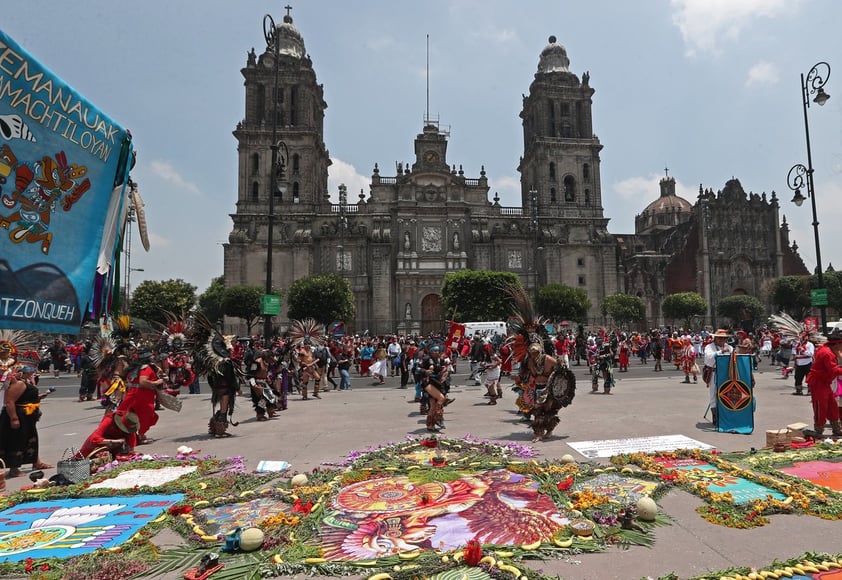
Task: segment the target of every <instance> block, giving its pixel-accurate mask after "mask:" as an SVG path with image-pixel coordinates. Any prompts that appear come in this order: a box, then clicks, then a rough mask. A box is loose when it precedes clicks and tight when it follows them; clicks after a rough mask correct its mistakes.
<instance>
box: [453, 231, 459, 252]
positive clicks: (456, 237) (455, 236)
mask: <svg viewBox="0 0 842 580" xmlns="http://www.w3.org/2000/svg"><path fill="white" fill-rule="evenodd" d="M453 249H454V250H458V249H459V232H453Z"/></svg>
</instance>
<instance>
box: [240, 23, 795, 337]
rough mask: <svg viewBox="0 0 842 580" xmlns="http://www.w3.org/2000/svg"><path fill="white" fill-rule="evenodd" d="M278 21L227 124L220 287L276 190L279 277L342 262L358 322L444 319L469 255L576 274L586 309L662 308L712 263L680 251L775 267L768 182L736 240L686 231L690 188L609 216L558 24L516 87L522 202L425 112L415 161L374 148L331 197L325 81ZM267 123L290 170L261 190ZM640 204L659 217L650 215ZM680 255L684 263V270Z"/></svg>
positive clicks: (526, 273) (547, 278) (581, 94)
mask: <svg viewBox="0 0 842 580" xmlns="http://www.w3.org/2000/svg"><path fill="white" fill-rule="evenodd" d="M276 33H277V34H278V35H279V39H280V41H279V46H280V54H279V60H278V63H277V68H276V63H275V57H274V55H273V51H272V50H267V51H264V52H263V54H261V55H259V56H258V55H257V54H255V52H254V50H252V51H251V52H250V53H249V54H248V55H247V61H246V66H245V68H243V69H242V74H243V77H244V79H245V96H246V99H245V100H246V104H245V117H244V119H243V120H242V121H241V122H240V123H238V125H237V128H236V130H235V131H234V136H235V137H236V139H237V142H238V148H237V151H238V161H239V163H238V176H239V179H238V193H237V203H236V211H235V213H233V214H231V218H232V220H233V228H232V231H231V233H230V235H229V240H228V243H227V244H225V245H224V255H225V257H224V260H225V264H224V279H225V285H226V286H228V287H230V286H235V285H243V284H246V285H257V286H263V285H265V282H266V264H267V248H268V241H269V235H268V225H269V219H268V215H269V195H270V194H272V195H274V196H275V198H274V202H273V206H274V220H273V221H274V228H273V233H272V238H273V243H272V257H273V258H272V265H273V268H272V282H273V284H272V285H273V288H275V289H276V290H278V291H280V292H281V293H283V292H284V290H285V289H286V288H288V287H289V286H290V284H292V282H293V281H295V280H297V279H299V278H302V277H306V276H311V275H316V274H322V273H337V274H340V275H341V276H343V277H345V278H346V279H347V280H348V281H349V282H350V285H351V288H352V290H353V293H354V300H355V305H356V313H357V314H356V320H355V321H346V322H348V325H349V327H350V328H351V329H352V330H355V331H357V332H363V331H365V330H368V331H369V332H370V333H373V334H383V333H392V332H395V331H400V332H413V333H418V332H420V333H428V332H434V331H439V330H441V329H442V328H443V326H444V312H443V308H442V304H441V297H440V291H441V287H442V282H443V278H444V276H445V274H447V273H448V272H458V271H461V270H465V269H475V270H480V269H488V270H498V271H511V272H515V273H517V274H518V275H519V276H520V278H521V280H522V282H523V285H524V286H525V287H526V288H527V289H528V290H529V291H534V289H535V288H536V286H541V285H544V284H548V283H561V284H565V285H568V286H572V287H574V288H581V289H583V290H585V291H587V293H588V295H589V297H590V299H591V302H592V304H593V308H592V310H591V312H590V313H589V319H590V320H589V322H591V323H601V322H602V320H601V316H600V312H599V304H600V303H601V301H602V299H603V298H604V297H605V296H607V295H610V294H613V293H616V292H624V291H626V292H632V293H636V294H638V295H640V296H643V297H645V298H646V299H647V302H648V304H649V307H650V312H651V314H652V316H653V318H657V317H658V316H659V314H658V313H659V312H660V311H659V304H660V302H659V301H660V300H661V299H662V298H663V296H664V295H665V293H669V292H672V291H678V290H677V289H678V288H683V287H684V285H687V284H691V285H692V284H695V285H696V286H697V287H698V286H699V285H704V284H706V283H707V278H704V277H703V276H696V275H695V267H696V266H695V265H692V266H688V264H690V263H691V262H693V260H695V261H694V262H693V264H696V263H701V262H700V261H699V260H700V259H702V258H705V257H707V259H706V262H707V263H709V264H711V267H712V268H713V269H712V270H704V272H709V274H706V275H707V276H723V277H724V276H731V278H733V284H731V283H730V282H729V284H730V286H729V285H726V284H724V283H722V284H719V283H717V284H713V283H711V284H709V286H710V287H711V288H715V289H716V290H718V291H719V292H722V293H724V292H728V291H734V289H735V288H736V287H740V288H743V289H745V290H746V291H747V292H749V293H754V291H755V290H756V289H757V287H758V285H759V283H760V278H755V277H754V276H753V275H752V276H750V277H749V278H746V276H745V274H746V272H748V271H751V272H754V269H755V268H760V270H759V272H762V275H763V276H767V275H772V274H774V273H775V272H779V271H781V264H782V261H781V254H782V252H784V250H781V247H782V246H781V241H782V240H781V237H780V235H779V234H777V233H775V234H771V235H762V236H761V235H760V230H761V229H763V228H769V229H768V230H764V231H774V232H777V231H778V230H777V227H776V224H777V202H776V200H775V199H774V197H773V199H772V202H771V205H773V206H774V208H773V209H774V211H772V212H771V213H770V212H768V211H766V210H765V209H762V211H761V205H762V204H765V206H768V205H770V204H769V203H768V202H766V201H765V196H764V198H763V201H762V204H761V202H760V200H759V199H758V200H757V201H755V200H754V197H753V194H752V198H751V199H750V200H749V204H750V206H751V207H752V208H755V210H756V211H761V212H766V213H768V219H767V220H766V221H763V222H757V221H755V222H751V223H754V224H755V225H753V226H752V228H751V236H750V235H749V234H748V232H747V234H746V236H745V238H740V239H739V240H737V239H735V238H734V237H733V235H732V234H729V233H727V231H726V230H727V228H726V227H725V226H724V225H723V226H722V227H721V228H720V227H719V226H716V227H715V228H714V230H712V232H711V233H712V235H714V234H715V235H720V234H721V236H722V238H721V240H719V241H717V242H715V243H714V242H711V244H710V245H709V246H708V245H705V246H701V245H700V244H699V243H698V240H704V239H705V237H704V236H700V235H698V233H695V234H694V232H698V231H699V230H698V226H696V230H694V229H693V228H694V223H697V222H698V219H696V221H695V222H694V218H693V215H695V214H698V213H699V211H697V210H693V211H691V210H690V204H689V203H688V202H686V201H684V204H686V206H687V207H684V206H683V205H682V204H681V203H678V205H677V206H676V208H677V207H679V206H681V207H682V208H684V209H685V210H686V212H685V211H683V210H681V211H678V210H676V209H675V208H674V209H673V210H672V212H673V213H671V214H669V215H668V216H667V215H665V214H661V213H658V212H657V211H656V209H655V208H652V210H651V212H649V213H651V214H652V215H651V216H650V215H649V213H647V212H644V214H642V217H641V220H642V221H641V223H640V224H639V227H638V228H636V229H638V230H639V231H637V232H636V233H635V234H634V235H631V236H625V235H612V234H610V233H609V232H608V229H607V227H608V218H606V217H605V216H604V210H603V206H602V191H601V181H600V158H599V153H600V150H601V149H602V145H601V144H600V142H599V139H598V138H597V136H596V135H594V134H593V123H592V108H591V107H592V96H593V94H594V90H593V89H592V88H591V87H590V85H589V75H588V73H585V74H584V75H582V77H581V78H580V77H578V76H577V75H575V74H573V73H572V72H570V70H569V69H568V66H569V60H568V58H567V53H566V51H565V49H564V47H563V46H561V45H560V44H558V43H557V42H556V39H555V37H550V39H549V43H548V44H547V46H546V47H545V48H544V50H543V51H542V52H541V54H540V58H539V64H538V70H537V72H536V73H535V76H534V80H533V82H532V83H531V86H530V88H529V94H528V95H524V98H523V109H522V112H521V115H520V116H521V118H522V124H523V136H524V149H523V157H522V158H521V160H520V164H519V167H518V170H519V171H520V173H521V205H520V207H503V206H501V205H500V203H499V198H497V196H495V197H494V199H493V200H489V199H488V193H489V187H488V179H487V177H486V173H485V168H484V167H483V168H482V170H481V171H480V175H479V176H478V177H466V176H465V174H464V171H463V170H462V167H461V165H458V166H457V164H456V163H451V161H450V160H448V158H447V145H448V139H449V137H450V135H449V133H448V132H447V131H446V130H443V129H442V128H441V127H440V126H439V124H438V123H437V122H435V121H432V120H429V119H428V120H427V121H426V122H425V124H424V126H423V127H422V131H421V133H419V134H418V135H417V136H416V137H415V159H414V160H413V161H412V162H411V163H405V164H404V163H399V164H397V166H396V174H395V175H393V176H384V175H381V174H380V169H379V167H378V165H377V164H375V165H374V169H373V173H372V176H371V183H370V191H369V194H368V195H366V193H365V192H364V191H362V192H360V194H359V199H358V200H355V199H349V200H347V202H346V203H344V204H342V205H341V206H340V205H338V204H334V203H331V201H330V196H329V192H328V190H327V181H328V167H329V166H330V163H331V162H330V156H329V153H328V150H327V148H326V146H325V144H324V140H323V136H324V129H323V124H324V116H325V110H326V108H327V104H326V103H325V101H324V97H323V89H322V85H320V84H318V82H317V79H316V74H315V72H314V70H313V66H312V62H311V61H310V58H309V56H307V54H306V51H305V50H304V41H303V39H302V37H301V34H300V33H299V32H298V30H297V29H296V28H295V27H294V26H293V24H292V18H291V17H290V16H286V17H285V18H284V22H283V23H282V24H281V25H280V26H277V28H276ZM276 75H277V77H276ZM276 79H277V80H276ZM275 86H277V87H278V90H277V92H276V91H275ZM273 114H275V115H276V116H275V118H273ZM273 136H274V138H275V139H277V140H280V141H282V142H283V145H284V146H285V149H284V148H282V151H281V153H282V154H283V157H284V159H285V161H286V164H285V173H284V175H283V176H280V178H278V179H276V180H275V181H276V182H277V183H278V184H279V185H280V187H276V188H275V190H276V191H275V192H270V191H269V190H270V185H271V183H272V182H273V180H272V175H271V171H272V144H273ZM457 167H458V169H457ZM276 177H277V176H276ZM672 184H673V185H672V187H673V194H674V181H673V182H672ZM740 191H741V189H740ZM352 195H353V193H352ZM662 195H663V186H662ZM730 195H731V194H730V193H729V194H728V196H730ZM704 197H705V200H706V201H705V204H704V207H706V208H709V209H708V210H706V211H710V212H713V214H712V215H716V216H719V215H722V216H731V215H734V214H731V213H729V212H730V209H729V210H728V211H725V210H720V209H719V205H718V204H719V199H720V198H722V195H720V196H713V197H710V196H708V195H707V194H705V196H704ZM700 199H701V198H700ZM728 199H731V198H730V197H728ZM671 201H672V200H671ZM682 201H683V200H682ZM729 203H736V201H732V202H729ZM700 204H701V202H700ZM700 204H697V206H698V207H702V206H701V205H700ZM765 206H764V207H765ZM647 211H649V210H647ZM721 211H722V213H721V214H720V212H721ZM764 215H765V214H764ZM648 217H651V219H653V220H654V222H653V223H652V224H648V222H646V219H647V218H648ZM722 219H725V218H724V217H723V218H722ZM728 219H731V218H730V217H729V218H728ZM659 220H660V222H664V223H660V222H659ZM667 222H668V223H667ZM705 223H708V222H705ZM712 223H716V222H712ZM744 223H749V220H748V219H746V221H745V222H744ZM647 224H648V225H647ZM704 227H707V226H704ZM729 236H730V237H729ZM752 236H753V237H752ZM759 238H762V239H763V240H764V243H771V244H772V245H770V246H769V247H770V248H775V249H774V250H773V251H772V255H771V256H767V259H763V260H761V259H760V257H759V254H760V253H761V252H762V249H761V248H760V245H761V242H759V241H758V239H759ZM749 239H750V240H751V243H750V244H749V242H748V240H749ZM694 240H696V241H695V242H694ZM694 244H695V245H694ZM732 244H737V245H736V246H733V245H732ZM775 244H777V245H775ZM733 247H739V248H742V249H743V250H745V252H742V253H741V254H740V256H743V257H742V258H741V260H742V261H735V262H733V263H731V262H728V264H729V265H730V266H732V267H731V269H728V270H727V271H726V269H725V268H724V265H725V262H723V263H722V264H721V266H722V267H720V268H719V269H717V268H716V265H717V264H718V263H719V262H718V261H717V260H718V258H717V256H718V255H719V254H718V252H720V251H726V250H728V249H730V248H733ZM705 252H706V253H705ZM688 253H690V254H691V255H692V256H694V258H693V260H690V259H689V258H688V257H687V255H686V254H688ZM767 253H768V252H767ZM729 255H732V254H729ZM679 256H680V258H679ZM711 256H712V257H711ZM729 259H730V258H729ZM703 261H704V260H703ZM798 261H799V262H800V259H799V260H798ZM738 264H739V268H738V267H737V265H738ZM680 266H681V267H689V268H692V269H693V273H692V274H691V275H689V276H688V275H687V272H683V271H679V267H680ZM801 266H802V267H803V264H801ZM700 271H702V270H701V269H700ZM757 275H758V276H760V275H761V274H760V273H758V274H757ZM723 279H724V278H723ZM729 280H730V279H729ZM285 312H286V308H285V307H284V309H283V311H282V313H281V316H280V317H279V318H278V322H277V323H276V328H279V329H283V328H284V327H285V325H286V322H287V319H286V316H285ZM226 328H227V329H231V330H233V331H235V332H240V333H242V332H244V328H241V327H240V326H238V324H237V321H235V320H228V321H227V323H226Z"/></svg>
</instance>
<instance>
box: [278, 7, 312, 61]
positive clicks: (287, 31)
mask: <svg viewBox="0 0 842 580" xmlns="http://www.w3.org/2000/svg"><path fill="white" fill-rule="evenodd" d="M275 34H277V35H278V52H280V54H285V55H287V56H291V57H294V58H304V55H305V54H306V53H305V50H304V38H303V37H302V36H301V33H300V32H298V29H297V28H296V27H295V26H293V25H292V16H290V15H289V14H287V15H286V16H284V21H283V23H282V24H279V25H278V26H276V27H275Z"/></svg>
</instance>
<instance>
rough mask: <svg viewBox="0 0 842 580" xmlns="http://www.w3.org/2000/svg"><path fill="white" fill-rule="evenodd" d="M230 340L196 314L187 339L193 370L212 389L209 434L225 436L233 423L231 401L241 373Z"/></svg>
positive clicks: (203, 316)
mask: <svg viewBox="0 0 842 580" xmlns="http://www.w3.org/2000/svg"><path fill="white" fill-rule="evenodd" d="M232 339H233V337H231V336H224V335H223V334H222V333H221V332H219V331H218V330H217V329H216V327H215V326H214V325H213V323H212V322H211V321H210V320H208V318H207V317H206V316H205V315H204V314H201V313H199V314H196V315H195V316H194V322H193V325H192V327H191V329H190V334H189V336H188V340H189V341H190V342H191V343H192V344H193V348H194V350H193V371H194V372H196V373H198V374H199V375H206V376H207V379H208V385H209V386H210V389H211V418H210V420H209V421H208V433H210V434H211V435H213V436H214V437H228V436H230V433H228V425H229V423H230V424H231V425H233V426H235V427H236V426H237V423H235V422H234V401H235V400H236V398H237V390H238V388H239V383H240V377H241V376H242V371H241V370H240V365H238V364H237V363H236V362H234V360H232V358H231V347H232V344H231V341H232Z"/></svg>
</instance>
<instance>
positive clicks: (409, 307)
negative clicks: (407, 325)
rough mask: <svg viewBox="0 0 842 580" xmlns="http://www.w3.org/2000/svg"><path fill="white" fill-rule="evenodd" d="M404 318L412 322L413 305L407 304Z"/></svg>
mask: <svg viewBox="0 0 842 580" xmlns="http://www.w3.org/2000/svg"><path fill="white" fill-rule="evenodd" d="M403 316H404V318H406V319H407V320H412V304H410V303H409V302H407V303H406V310H405V311H404V315H403Z"/></svg>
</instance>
